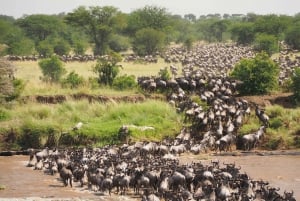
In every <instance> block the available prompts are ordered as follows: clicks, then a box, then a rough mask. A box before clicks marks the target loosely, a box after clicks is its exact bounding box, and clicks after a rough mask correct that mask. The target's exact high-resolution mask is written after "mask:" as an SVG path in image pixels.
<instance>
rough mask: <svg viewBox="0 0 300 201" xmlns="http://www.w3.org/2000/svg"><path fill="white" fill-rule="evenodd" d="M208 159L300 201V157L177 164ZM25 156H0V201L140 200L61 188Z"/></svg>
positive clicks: (185, 157) (229, 158)
mask: <svg viewBox="0 0 300 201" xmlns="http://www.w3.org/2000/svg"><path fill="white" fill-rule="evenodd" d="M212 159H219V160H220V162H221V163H223V162H225V163H229V162H232V163H233V162H235V164H236V165H237V166H241V170H240V171H241V172H246V173H248V175H249V176H250V177H251V178H253V179H257V180H260V179H263V180H266V181H269V182H270V186H274V187H280V188H281V189H280V192H281V193H283V192H284V190H287V191H291V190H293V191H294V195H295V197H296V199H297V200H300V174H299V171H298V169H299V167H300V155H299V154H283V155H282V154H280V153H279V154H274V155H269V154H267V155H266V154H265V155H262V154H260V155H258V154H250V155H239V156H230V155H229V156H215V155H192V154H184V155H183V156H181V157H180V161H181V163H191V162H192V161H194V162H198V161H199V160H201V162H203V163H209V162H210V160H212ZM27 162H28V156H23V155H16V156H7V157H0V167H1V171H0V186H2V188H3V190H0V200H122V201H126V200H128V201H131V200H134V201H135V200H140V199H138V198H137V197H135V196H133V195H129V196H116V195H112V196H111V197H110V196H108V195H102V194H99V193H94V192H91V191H88V190H87V189H86V187H84V188H80V187H79V183H76V182H75V183H74V187H73V188H70V187H63V185H62V182H61V181H59V179H58V177H59V176H58V175H56V176H51V175H47V174H45V173H43V172H41V171H36V170H32V168H28V167H26V164H27Z"/></svg>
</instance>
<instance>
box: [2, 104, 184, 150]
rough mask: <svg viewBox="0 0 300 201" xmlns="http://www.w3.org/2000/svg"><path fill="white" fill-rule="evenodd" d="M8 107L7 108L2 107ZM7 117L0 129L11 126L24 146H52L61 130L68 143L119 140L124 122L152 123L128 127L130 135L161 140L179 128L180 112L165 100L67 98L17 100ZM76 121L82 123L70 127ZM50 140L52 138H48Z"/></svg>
mask: <svg viewBox="0 0 300 201" xmlns="http://www.w3.org/2000/svg"><path fill="white" fill-rule="evenodd" d="M5 110H7V109H5ZM7 113H8V114H9V118H7V119H5V120H2V121H0V128H1V129H0V132H1V131H2V133H5V131H7V132H9V131H10V130H11V129H13V130H14V131H15V132H16V135H17V139H18V143H19V144H20V145H21V146H22V147H23V148H24V147H35V148H39V147H43V146H46V145H49V146H54V145H59V144H60V143H61V141H60V138H61V134H62V133H68V134H67V135H66V136H63V139H66V138H68V139H69V140H67V141H69V142H67V143H70V144H68V145H93V146H96V145H103V144H111V143H118V142H119V139H118V131H119V128H120V127H121V126H122V125H124V124H126V125H135V126H151V127H153V128H154V130H146V131H141V130H138V129H130V134H131V135H130V138H131V140H133V141H137V140H156V141H158V140H161V139H163V138H164V137H166V136H174V135H175V134H176V133H178V132H179V130H180V129H181V126H182V125H181V122H182V120H181V116H180V115H179V114H178V113H176V111H175V110H174V108H172V107H171V106H170V105H169V104H168V103H165V102H161V101H153V100H149V101H145V102H142V103H122V102H121V103H119V104H115V103H108V104H102V103H93V104H90V103H88V102H87V101H68V102H65V103H62V104H56V105H46V104H37V103H33V102H32V103H29V104H25V105H23V104H16V105H15V106H14V107H13V109H11V110H7ZM78 122H83V127H82V128H81V129H80V130H78V131H76V132H75V131H71V130H72V127H73V126H74V125H76V124H77V123H78ZM49 141H51V142H49Z"/></svg>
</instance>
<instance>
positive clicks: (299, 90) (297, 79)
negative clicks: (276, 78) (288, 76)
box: [292, 67, 300, 101]
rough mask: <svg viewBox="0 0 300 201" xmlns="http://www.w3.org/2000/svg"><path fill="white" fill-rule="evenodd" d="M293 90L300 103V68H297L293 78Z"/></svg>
mask: <svg viewBox="0 0 300 201" xmlns="http://www.w3.org/2000/svg"><path fill="white" fill-rule="evenodd" d="M292 90H293V93H294V97H295V99H296V101H300V67H298V68H295V71H294V74H293V76H292Z"/></svg>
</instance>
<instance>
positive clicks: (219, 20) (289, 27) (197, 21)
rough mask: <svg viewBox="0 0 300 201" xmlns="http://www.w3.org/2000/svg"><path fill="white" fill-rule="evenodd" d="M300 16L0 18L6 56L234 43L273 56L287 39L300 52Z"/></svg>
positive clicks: (158, 13) (107, 10)
mask: <svg viewBox="0 0 300 201" xmlns="http://www.w3.org/2000/svg"><path fill="white" fill-rule="evenodd" d="M299 24H300V16H299V14H296V15H295V16H287V15H274V14H271V15H256V14H254V13H248V14H247V15H238V14H232V15H229V14H224V15H223V16H221V15H220V14H209V15H205V16H204V15H201V16H199V17H197V16H195V15H193V14H186V15H184V16H183V17H182V16H180V15H176V14H172V13H168V12H167V10H166V9H165V8H160V7H156V6H145V7H144V8H140V9H137V10H134V11H132V12H131V13H122V12H121V11H119V9H118V8H115V7H111V6H104V7H98V6H96V7H89V8H86V7H83V6H80V7H78V8H77V9H75V10H73V11H72V12H70V13H67V14H64V13H63V14H59V15H41V14H38V15H26V16H24V17H22V18H19V19H14V18H12V17H9V16H0V30H1V32H0V44H4V46H2V47H1V49H2V54H11V55H31V54H39V55H43V56H47V57H48V56H51V55H52V54H53V53H55V54H57V55H67V54H69V53H75V54H84V53H85V52H86V50H87V48H88V47H90V46H92V47H93V52H94V54H95V55H103V54H106V53H108V52H110V51H125V50H127V49H129V48H130V47H132V48H133V50H134V51H135V52H136V53H137V54H140V55H145V54H156V53H157V51H161V50H163V49H164V48H165V47H166V46H167V45H168V44H170V43H171V42H175V43H183V44H186V47H187V48H188V47H189V46H190V44H191V42H193V41H201V40H202V41H203V40H205V41H208V42H223V41H229V40H232V41H235V42H237V43H240V44H247V45H254V46H255V48H256V49H257V50H259V51H261V50H264V51H266V52H267V53H269V54H272V53H274V52H276V51H278V48H279V47H278V41H282V40H285V41H286V42H287V44H289V45H290V46H291V47H293V48H299V46H300V44H299V42H300V41H299V34H300V31H299V30H300V29H299Z"/></svg>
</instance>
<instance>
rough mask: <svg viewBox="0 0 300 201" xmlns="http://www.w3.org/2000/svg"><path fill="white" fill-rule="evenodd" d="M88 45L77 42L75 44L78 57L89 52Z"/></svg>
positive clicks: (74, 49)
mask: <svg viewBox="0 0 300 201" xmlns="http://www.w3.org/2000/svg"><path fill="white" fill-rule="evenodd" d="M87 46H88V44H87V43H85V42H83V41H79V40H78V41H75V42H74V44H73V51H74V53H75V54H77V55H84V53H85V51H86V50H87Z"/></svg>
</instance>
